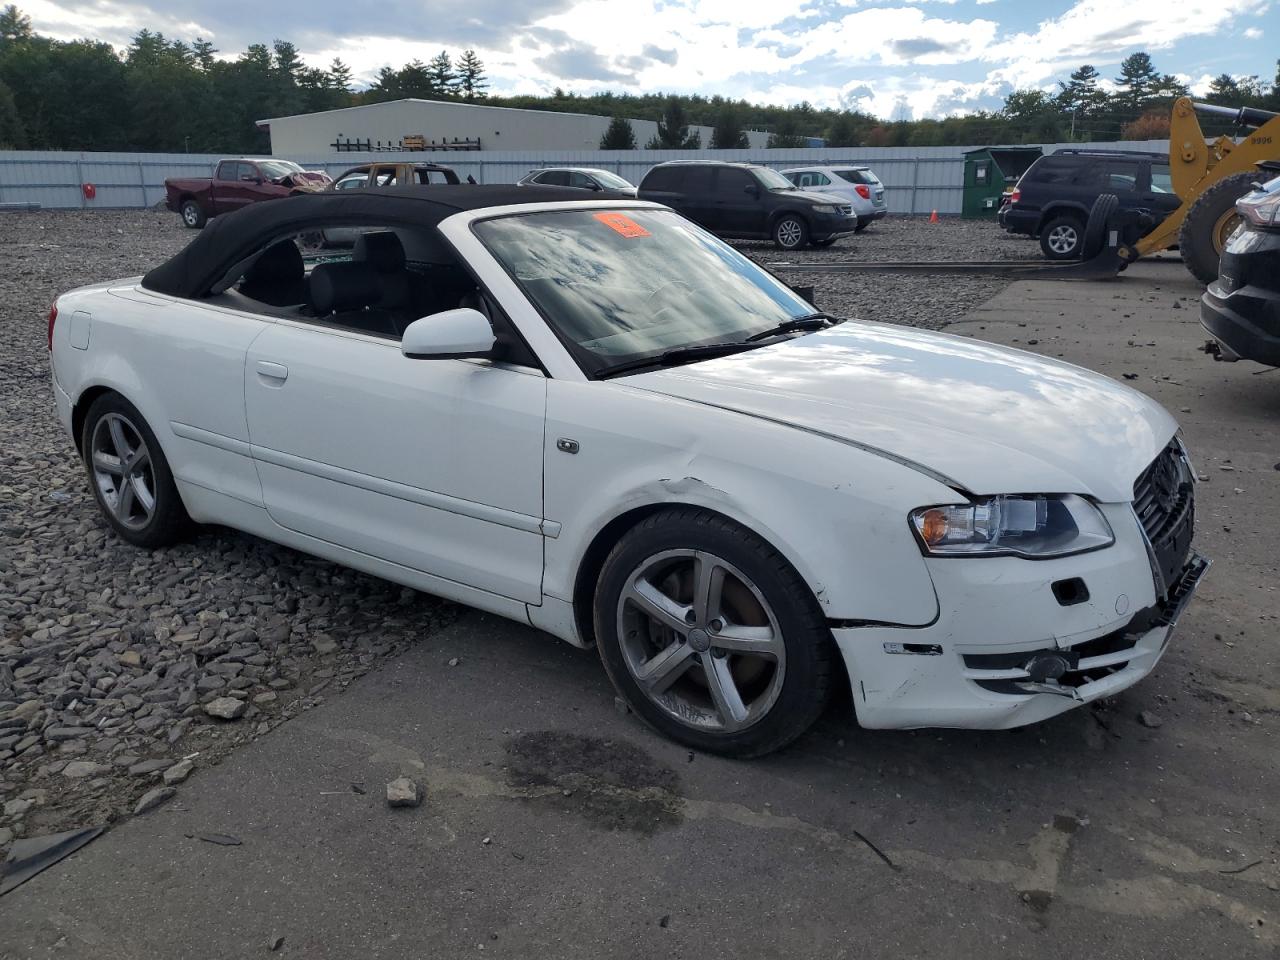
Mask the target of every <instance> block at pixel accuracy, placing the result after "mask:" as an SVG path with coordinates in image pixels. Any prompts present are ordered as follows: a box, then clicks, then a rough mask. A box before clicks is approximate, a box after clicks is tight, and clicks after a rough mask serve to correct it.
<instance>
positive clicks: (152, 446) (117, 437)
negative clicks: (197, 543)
mask: <svg viewBox="0 0 1280 960" xmlns="http://www.w3.org/2000/svg"><path fill="white" fill-rule="evenodd" d="M80 451H81V455H82V457H83V459H84V464H85V470H86V471H87V473H88V476H89V489H91V490H92V491H93V496H94V499H95V500H97V501H98V509H99V510H101V511H102V515H103V516H104V517H106V520H107V522H108V523H109V524H111V527H112V529H114V530H115V532H116V533H117V534H119V535H120V537H121V539H123V540H127V541H128V542H129V543H132V544H133V545H134V546H135V547H146V548H147V549H155V548H157V547H165V546H168V545H169V544H171V543H176V542H177V541H179V540H181V539H182V538H183V537H184V536H185V535H186V534H187V532H188V531H189V530H190V528H191V518H190V517H189V516H188V515H187V510H186V507H184V506H183V504H182V498H181V497H180V496H179V495H178V488H177V487H176V486H175V485H174V482H173V473H172V472H171V471H170V470H169V462H168V461H167V460H165V457H164V452H163V451H162V450H161V449H160V443H159V441H157V440H156V436H155V434H154V433H152V432H151V428H150V427H149V426H148V425H147V422H146V420H144V419H143V418H142V414H140V413H139V412H138V410H137V408H136V407H134V405H133V404H131V403H130V402H129V401H128V400H126V399H125V398H124V397H122V396H120V395H119V394H118V393H106V394H103V395H102V396H100V397H98V399H97V400H95V401H93V404H92V406H90V407H89V412H88V413H87V414H86V415H85V418H84V429H83V431H82V432H81V435H80ZM122 476H124V477H127V478H128V479H129V481H130V482H129V483H128V484H127V485H126V484H122V482H121V478H122ZM122 495H123V496H122ZM148 499H150V505H149V506H148V503H147V500H148Z"/></svg>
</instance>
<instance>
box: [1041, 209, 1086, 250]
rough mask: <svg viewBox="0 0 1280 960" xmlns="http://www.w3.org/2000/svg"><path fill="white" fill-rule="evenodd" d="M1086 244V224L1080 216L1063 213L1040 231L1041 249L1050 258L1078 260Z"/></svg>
mask: <svg viewBox="0 0 1280 960" xmlns="http://www.w3.org/2000/svg"><path fill="white" fill-rule="evenodd" d="M1083 246H1084V226H1083V224H1081V222H1080V218H1079V217H1074V216H1069V215H1067V214H1062V215H1059V216H1056V217H1054V218H1052V219H1051V220H1050V221H1049V222H1048V223H1046V224H1045V225H1044V227H1043V229H1041V231H1040V249H1041V250H1042V251H1044V255H1045V256H1046V257H1047V258H1048V259H1050V260H1076V259H1079V257H1080V251H1081V249H1082V248H1083Z"/></svg>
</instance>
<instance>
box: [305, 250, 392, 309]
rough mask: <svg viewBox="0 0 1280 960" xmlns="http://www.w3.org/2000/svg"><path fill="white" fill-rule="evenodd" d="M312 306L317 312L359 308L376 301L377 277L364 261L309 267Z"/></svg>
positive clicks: (309, 290) (309, 289)
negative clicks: (311, 268)
mask: <svg viewBox="0 0 1280 960" xmlns="http://www.w3.org/2000/svg"><path fill="white" fill-rule="evenodd" d="M308 292H309V293H310V296H311V306H312V308H313V309H314V310H315V312H316V314H317V315H319V316H325V315H326V314H330V313H341V312H344V311H347V310H360V309H362V308H364V307H369V306H372V305H373V304H375V303H377V302H378V277H377V274H375V273H374V272H373V267H372V266H370V265H369V264H367V263H362V262H360V261H357V260H350V261H347V262H345V263H322V264H319V265H318V266H316V267H315V268H314V269H313V270H312V271H311V282H310V285H309V288H308Z"/></svg>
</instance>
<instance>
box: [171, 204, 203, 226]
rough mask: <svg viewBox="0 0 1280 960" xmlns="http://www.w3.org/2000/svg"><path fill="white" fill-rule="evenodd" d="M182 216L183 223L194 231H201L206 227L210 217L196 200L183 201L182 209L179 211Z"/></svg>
mask: <svg viewBox="0 0 1280 960" xmlns="http://www.w3.org/2000/svg"><path fill="white" fill-rule="evenodd" d="M178 212H179V213H180V214H181V216H182V222H183V223H184V224H186V225H187V226H188V227H190V228H191V229H192V230H199V229H200V228H201V227H203V226H204V224H205V221H206V220H208V217H206V216H205V214H204V207H202V206H200V204H198V203H196V202H195V201H194V200H185V201H183V204H182V207H181V208H180V209H179V211H178Z"/></svg>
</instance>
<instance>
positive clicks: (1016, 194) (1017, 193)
mask: <svg viewBox="0 0 1280 960" xmlns="http://www.w3.org/2000/svg"><path fill="white" fill-rule="evenodd" d="M1021 199H1022V191H1021V190H1019V189H1018V188H1017V187H1014V188H1013V193H1011V194H1009V202H1010V203H1017V202H1018V201H1019V200H1021Z"/></svg>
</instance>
